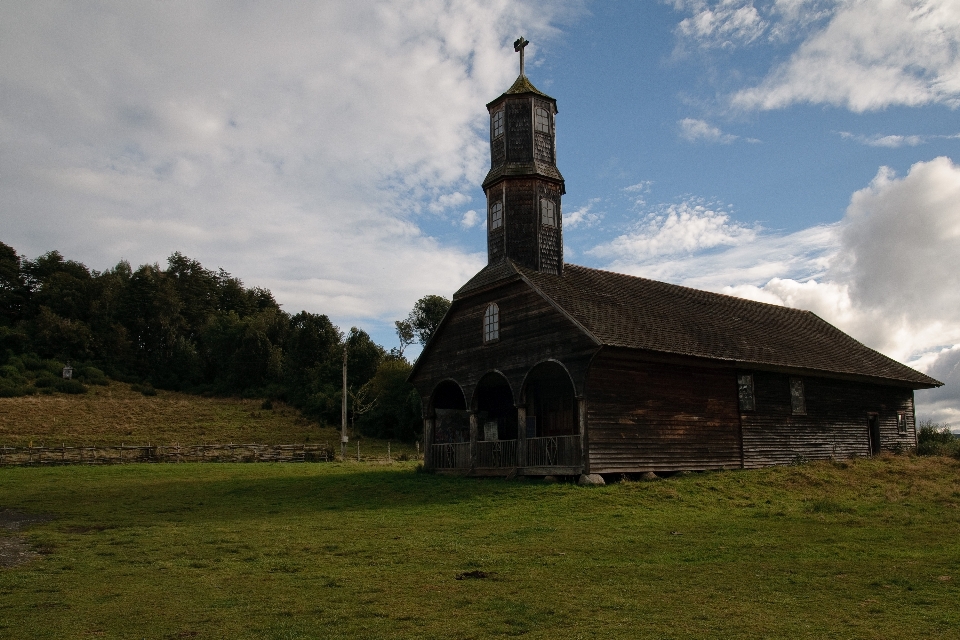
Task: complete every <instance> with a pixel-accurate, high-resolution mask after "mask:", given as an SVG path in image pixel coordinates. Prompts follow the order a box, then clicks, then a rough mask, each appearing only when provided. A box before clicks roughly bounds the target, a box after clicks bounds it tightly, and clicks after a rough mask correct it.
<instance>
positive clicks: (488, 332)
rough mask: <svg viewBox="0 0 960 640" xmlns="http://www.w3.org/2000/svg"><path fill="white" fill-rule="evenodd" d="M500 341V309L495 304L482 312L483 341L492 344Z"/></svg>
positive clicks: (492, 303) (491, 304)
mask: <svg viewBox="0 0 960 640" xmlns="http://www.w3.org/2000/svg"><path fill="white" fill-rule="evenodd" d="M499 339H500V308H499V307H498V306H497V304H496V303H495V302H491V303H490V304H489V305H488V306H487V310H486V311H484V312H483V341H484V342H492V341H494V340H499Z"/></svg>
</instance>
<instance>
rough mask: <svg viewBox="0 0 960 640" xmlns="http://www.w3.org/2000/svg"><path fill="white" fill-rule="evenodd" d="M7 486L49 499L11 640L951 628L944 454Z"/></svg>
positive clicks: (955, 593)
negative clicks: (517, 472) (530, 475)
mask: <svg viewBox="0 0 960 640" xmlns="http://www.w3.org/2000/svg"><path fill="white" fill-rule="evenodd" d="M0 506H3V507H7V508H13V509H18V510H20V511H24V512H31V513H47V514H50V515H51V516H54V517H55V519H53V520H51V521H49V522H45V523H39V524H35V525H34V526H32V527H30V528H28V529H25V530H24V531H23V532H21V533H19V534H18V535H21V536H24V537H25V538H26V540H27V542H29V543H30V544H32V545H33V546H34V547H35V548H36V549H38V550H40V552H41V555H40V556H39V557H38V558H37V559H35V560H33V561H32V562H30V563H28V564H24V565H21V566H18V567H14V568H10V569H3V570H0V637H9V638H20V637H30V638H88V637H111V638H187V637H198V638H283V639H294V638H394V637H401V638H402V637H409V638H413V637H425V638H486V637H500V636H516V637H523V638H695V637H696V638H699V637H711V638H712V637H724V638H756V637H789V638H796V637H803V638H931V637H960V535H958V532H960V462H958V461H956V460H952V459H947V458H916V457H907V456H901V457H885V458H878V459H870V460H858V461H855V462H849V463H842V464H828V463H818V464H807V465H802V466H797V467H786V468H773V469H764V470H759V471H727V472H717V473H704V474H691V475H684V476H676V477H673V478H670V479H667V480H663V481H659V482H649V483H618V484H611V485H608V486H605V487H577V486H575V485H569V484H545V483H542V482H534V481H516V482H506V481H503V480H475V479H465V478H451V477H441V476H433V475H428V474H423V473H416V472H415V470H414V466H413V464H412V463H406V464H394V465H390V466H387V465H360V464H356V463H350V464H340V463H336V464H335V463H329V464H299V465H294V464H287V465H282V464H247V465H231V464H196V465H186V464H184V465H173V464H171V465H124V466H113V467H80V466H75V467H59V468H5V469H0ZM0 535H2V536H7V537H9V536H10V535H13V534H12V533H10V532H6V533H3V532H2V530H0ZM470 572H481V573H482V574H485V575H486V576H487V577H486V578H470V577H468V576H463V575H462V574H465V573H470ZM473 575H478V574H473ZM458 576H462V578H463V579H460V580H458V579H457V577H458Z"/></svg>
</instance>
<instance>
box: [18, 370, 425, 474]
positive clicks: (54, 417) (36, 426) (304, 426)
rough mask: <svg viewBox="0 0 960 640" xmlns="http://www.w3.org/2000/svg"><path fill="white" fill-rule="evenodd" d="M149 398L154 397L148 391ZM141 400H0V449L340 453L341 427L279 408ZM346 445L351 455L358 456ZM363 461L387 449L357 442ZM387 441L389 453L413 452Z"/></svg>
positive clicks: (93, 392)
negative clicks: (296, 447) (320, 446)
mask: <svg viewBox="0 0 960 640" xmlns="http://www.w3.org/2000/svg"><path fill="white" fill-rule="evenodd" d="M151 392H152V393H153V390H151ZM155 393H156V395H144V394H143V393H142V392H139V391H135V390H133V389H132V388H131V386H130V385H126V384H122V383H118V382H111V383H110V384H109V385H106V386H90V387H89V389H88V391H87V393H85V394H82V395H69V394H62V393H56V394H51V395H43V394H41V395H33V396H24V397H19V398H0V446H18V447H24V446H28V445H31V444H33V445H35V446H41V445H46V446H60V445H61V444H63V443H65V444H66V445H67V446H79V445H84V446H92V445H99V446H115V445H119V444H123V443H125V444H128V445H129V444H134V445H136V444H148V443H152V444H173V443H181V444H183V445H191V444H203V443H222V444H226V443H231V442H232V443H244V444H247V443H258V444H300V443H304V442H307V443H315V444H316V443H328V444H329V445H330V446H331V447H332V448H334V449H336V448H338V447H339V442H340V434H339V428H336V429H335V428H333V427H330V426H326V425H320V424H318V423H316V422H313V421H310V420H307V419H305V418H304V417H302V416H301V414H300V412H299V411H297V410H296V409H294V408H293V407H290V406H288V405H285V404H284V403H282V402H273V403H272V408H270V409H266V408H263V401H262V400H243V399H239V398H204V397H200V396H196V395H189V394H185V393H177V392H172V391H161V390H157V391H155ZM356 440H357V438H355V437H354V438H351V443H350V445H351V453H352V454H353V455H355V454H356ZM360 442H361V454H362V455H363V456H368V455H381V456H382V455H386V450H387V443H386V442H385V441H380V440H376V439H372V438H361V439H360ZM413 450H414V447H413V445H412V444H403V445H401V444H400V443H397V442H393V443H392V444H391V452H392V453H393V454H398V453H401V452H406V453H407V454H410V453H412V452H413Z"/></svg>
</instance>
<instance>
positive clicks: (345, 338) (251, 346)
mask: <svg viewBox="0 0 960 640" xmlns="http://www.w3.org/2000/svg"><path fill="white" fill-rule="evenodd" d="M447 308H449V302H448V301H446V300H445V299H444V298H442V297H440V296H426V297H425V298H423V299H421V300H420V301H419V302H418V303H417V305H416V306H415V307H414V310H413V311H411V313H410V316H409V317H408V318H407V319H406V320H402V321H398V322H397V334H398V337H399V338H400V347H399V348H396V349H391V350H389V351H388V350H386V349H384V348H383V347H381V346H380V345H378V344H376V343H375V342H374V341H373V340H372V339H371V338H370V336H369V335H368V334H367V333H366V332H365V331H363V330H362V329H359V328H356V327H353V328H351V329H350V330H349V331H342V330H340V329H339V328H338V327H336V326H335V325H334V324H333V323H332V322H331V321H330V319H329V318H328V317H327V316H326V315H323V314H314V313H309V312H306V311H301V312H300V313H297V314H290V313H287V312H286V311H283V310H282V309H281V308H280V305H279V304H277V302H276V300H275V299H274V297H273V294H272V293H271V292H270V291H269V290H267V289H263V288H260V287H252V288H251V287H246V286H244V284H243V282H241V281H240V280H239V279H238V278H235V277H233V276H231V275H230V274H229V273H228V272H226V271H224V270H223V269H219V270H216V271H213V270H210V269H207V268H205V267H203V265H201V264H200V262H198V261H196V260H192V259H190V258H188V257H186V256H184V255H183V254H181V253H179V252H177V253H174V254H173V255H171V256H170V257H169V258H168V259H167V266H166V268H161V267H160V266H159V265H158V264H152V265H151V264H144V265H140V266H139V267H138V268H136V269H134V268H133V267H132V266H131V265H130V263H129V262H126V261H121V262H119V263H118V264H117V265H116V266H115V267H113V268H112V269H108V270H106V271H102V272H101V271H96V270H91V269H89V268H87V267H86V265H84V264H82V263H80V262H77V261H74V260H68V259H66V258H64V256H63V255H61V254H60V253H59V252H57V251H50V252H48V253H45V254H44V255H42V256H40V257H39V258H36V259H35V260H28V259H26V258H24V257H23V256H20V255H18V254H17V252H16V251H15V250H14V249H13V248H12V247H10V246H8V245H6V244H4V243H2V242H0V396H11V395H23V394H27V393H49V392H52V391H53V390H55V389H58V390H61V391H66V392H71V391H72V392H82V391H83V389H84V387H83V385H84V383H87V384H97V383H102V382H104V381H105V379H106V378H113V379H115V380H118V381H122V382H127V383H130V384H133V385H137V387H136V388H138V389H141V390H144V391H145V392H147V393H149V390H151V389H152V388H154V387H156V388H161V389H170V390H178V391H184V392H188V393H200V394H207V395H241V396H245V397H263V398H265V399H276V400H284V401H286V402H289V403H290V404H292V405H293V406H295V407H297V408H298V409H300V410H301V411H302V412H303V414H304V415H305V416H307V417H309V418H312V419H315V420H317V421H320V422H324V423H329V424H337V423H338V422H339V420H340V404H341V398H342V363H343V352H344V349H346V350H347V353H348V360H349V366H348V380H347V382H348V393H349V396H350V397H349V398H348V406H349V407H350V410H351V412H352V413H353V415H352V416H351V419H352V420H353V421H354V422H355V425H356V426H357V427H358V428H359V429H360V430H361V432H363V433H366V434H367V435H371V436H375V437H385V438H397V439H404V440H410V439H413V438H415V437H416V435H417V434H418V433H419V432H420V428H421V418H420V411H421V409H420V407H421V403H420V398H419V395H418V394H417V392H416V391H415V390H414V389H413V387H412V386H411V385H409V384H408V383H407V382H406V378H407V375H408V374H409V372H410V370H411V364H410V363H409V362H408V361H407V360H406V359H405V358H404V356H403V350H404V348H405V347H406V346H407V345H409V344H410V343H412V342H413V339H414V337H416V338H418V339H420V341H421V342H423V343H425V342H426V340H427V339H429V336H430V334H431V333H432V330H433V329H434V328H436V325H437V324H438V323H439V320H440V318H442V316H443V314H444V313H445V312H446V310H447ZM67 362H69V363H70V364H71V365H72V367H73V368H74V370H75V371H76V373H77V376H76V377H77V380H76V381H74V383H67V382H65V381H62V379H59V370H60V369H61V368H62V367H63V365H64V364H65V363H67Z"/></svg>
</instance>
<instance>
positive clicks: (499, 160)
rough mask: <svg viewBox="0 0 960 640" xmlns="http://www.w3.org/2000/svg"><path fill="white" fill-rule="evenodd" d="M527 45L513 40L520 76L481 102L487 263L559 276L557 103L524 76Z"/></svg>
mask: <svg viewBox="0 0 960 640" xmlns="http://www.w3.org/2000/svg"><path fill="white" fill-rule="evenodd" d="M527 44H529V43H528V42H527V41H526V40H524V39H523V38H520V39H518V40H517V41H516V42H514V43H513V48H514V50H516V51H517V52H518V53H519V54H520V76H519V77H518V78H517V80H516V82H514V83H513V86H511V87H510V88H509V89H507V91H506V93H504V94H503V95H501V96H500V97H499V98H497V99H496V100H494V101H493V102H491V103H489V104H488V105H487V111H489V112H490V172H489V173H487V177H486V179H485V180H484V181H483V191H484V193H486V195H487V262H488V264H494V263H496V262H500V261H501V260H503V259H504V258H510V259H511V260H513V261H514V262H516V263H517V264H520V265H522V266H524V267H527V268H529V269H534V270H536V271H542V272H544V273H553V274H557V275H562V274H563V227H562V222H561V216H560V197H561V196H562V195H563V194H564V193H565V189H564V185H563V176H561V175H560V171H558V170H557V145H556V129H555V127H554V123H555V118H556V115H557V101H556V100H554V99H553V98H551V97H550V96H548V95H546V94H545V93H542V92H540V91H538V90H537V88H536V87H534V86H533V84H532V83H531V82H530V80H529V79H527V76H526V74H525V73H524V69H523V48H524V47H525V46H527Z"/></svg>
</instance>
